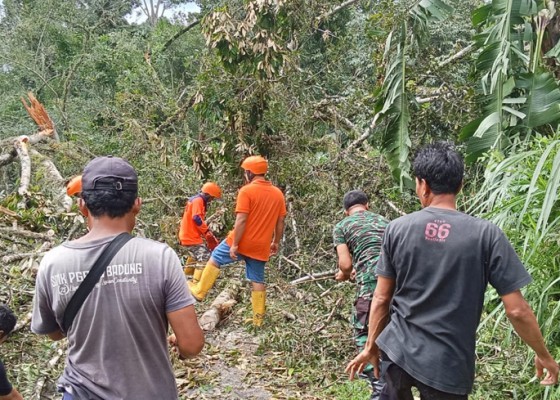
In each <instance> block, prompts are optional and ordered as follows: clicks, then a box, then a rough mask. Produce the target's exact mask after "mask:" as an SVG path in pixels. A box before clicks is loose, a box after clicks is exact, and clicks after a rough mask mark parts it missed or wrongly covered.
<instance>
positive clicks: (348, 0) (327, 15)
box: [317, 0, 359, 22]
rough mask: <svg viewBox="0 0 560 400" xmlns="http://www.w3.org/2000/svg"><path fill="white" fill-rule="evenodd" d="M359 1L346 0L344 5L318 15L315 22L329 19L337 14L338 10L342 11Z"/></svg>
mask: <svg viewBox="0 0 560 400" xmlns="http://www.w3.org/2000/svg"><path fill="white" fill-rule="evenodd" d="M358 1H359V0H346V1H345V2H344V3H342V4H340V5H338V6H336V7H335V8H333V9H331V10H329V11H327V12H325V13H323V14H321V15H319V16H318V17H317V21H319V22H321V21H324V20H325V19H328V18H330V17H331V16H332V15H333V14H336V13H337V12H339V11H340V10H342V9H343V8H346V7H348V6H351V5H352V4H355V3H357V2H358Z"/></svg>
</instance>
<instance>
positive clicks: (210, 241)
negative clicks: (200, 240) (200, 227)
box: [204, 231, 218, 251]
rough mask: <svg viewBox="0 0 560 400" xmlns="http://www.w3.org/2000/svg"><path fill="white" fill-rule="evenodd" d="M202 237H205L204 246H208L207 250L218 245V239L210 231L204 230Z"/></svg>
mask: <svg viewBox="0 0 560 400" xmlns="http://www.w3.org/2000/svg"><path fill="white" fill-rule="evenodd" d="M204 238H205V239H206V247H208V250H210V251H212V250H214V249H215V248H216V247H218V239H216V236H214V234H213V233H212V232H210V231H208V232H206V234H205V235H204Z"/></svg>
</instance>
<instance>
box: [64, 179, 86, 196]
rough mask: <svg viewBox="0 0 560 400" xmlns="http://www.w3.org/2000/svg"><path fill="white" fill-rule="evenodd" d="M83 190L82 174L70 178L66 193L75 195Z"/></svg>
mask: <svg viewBox="0 0 560 400" xmlns="http://www.w3.org/2000/svg"><path fill="white" fill-rule="evenodd" d="M81 192H82V175H78V176H75V177H73V178H72V179H70V181H69V182H68V183H67V184H66V194H67V195H68V196H74V195H76V194H80V193H81Z"/></svg>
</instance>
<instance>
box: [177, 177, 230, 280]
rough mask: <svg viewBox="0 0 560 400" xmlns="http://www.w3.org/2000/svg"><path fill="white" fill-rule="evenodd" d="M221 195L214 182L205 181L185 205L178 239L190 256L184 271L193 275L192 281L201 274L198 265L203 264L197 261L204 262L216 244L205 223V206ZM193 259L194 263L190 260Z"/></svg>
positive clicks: (197, 278)
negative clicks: (198, 191)
mask: <svg viewBox="0 0 560 400" xmlns="http://www.w3.org/2000/svg"><path fill="white" fill-rule="evenodd" d="M221 197H222V189H220V187H219V186H218V185H217V184H215V183H214V182H206V183H205V184H204V185H202V189H200V193H199V194H197V195H195V196H193V197H191V198H190V199H189V201H188V202H187V205H186V206H185V212H184V213H183V218H182V219H181V226H180V228H179V241H180V243H181V245H183V246H186V249H187V252H188V253H189V254H190V256H191V257H189V258H190V260H189V261H188V262H187V265H186V266H185V273H186V274H187V275H193V281H194V282H198V280H199V279H200V276H201V275H202V268H201V267H198V266H199V265H204V264H199V263H200V262H206V260H208V258H210V251H212V250H213V249H214V248H215V247H216V246H217V245H218V240H217V239H216V237H215V236H214V234H213V233H212V232H211V231H210V229H209V228H208V225H207V224H206V208H207V206H208V203H210V202H211V201H212V200H214V199H219V198H221ZM203 237H204V240H205V241H206V245H204V240H203V239H202V238H203ZM193 260H194V261H195V263H192V262H191V261H193Z"/></svg>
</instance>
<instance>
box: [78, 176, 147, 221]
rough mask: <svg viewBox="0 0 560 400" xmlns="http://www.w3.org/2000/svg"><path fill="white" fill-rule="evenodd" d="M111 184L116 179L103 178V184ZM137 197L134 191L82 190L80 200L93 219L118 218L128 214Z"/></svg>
mask: <svg viewBox="0 0 560 400" xmlns="http://www.w3.org/2000/svg"><path fill="white" fill-rule="evenodd" d="M105 181H107V183H112V182H116V181H118V179H117V178H105V179H104V180H103V182H105ZM136 197H138V193H137V192H135V191H127V190H117V189H114V190H113V189H101V190H99V189H95V190H82V199H83V200H84V202H85V203H86V207H87V208H88V210H89V212H90V213H91V215H92V216H93V217H101V216H104V215H106V216H108V217H109V218H119V217H122V216H124V215H125V214H126V213H128V212H129V211H130V210H131V209H132V206H133V205H134V201H135V200H136Z"/></svg>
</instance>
